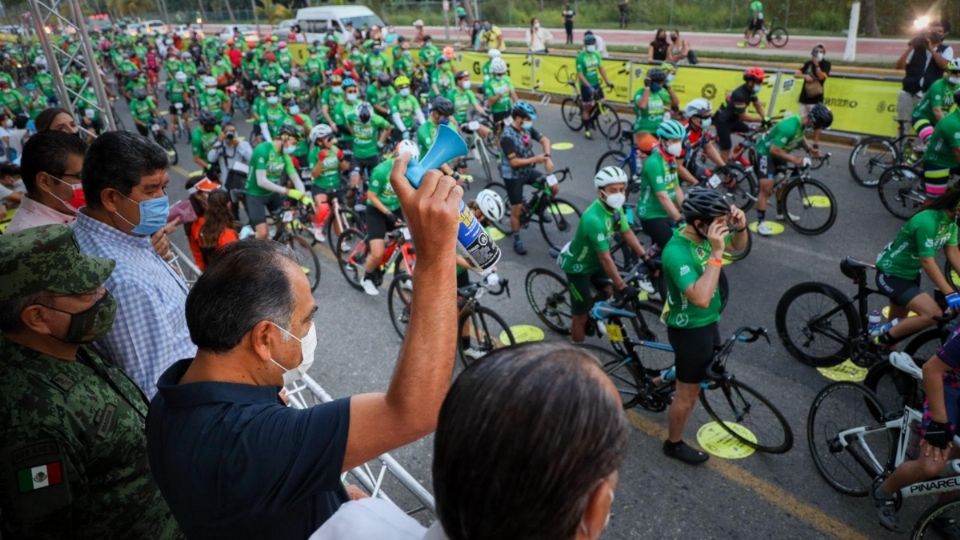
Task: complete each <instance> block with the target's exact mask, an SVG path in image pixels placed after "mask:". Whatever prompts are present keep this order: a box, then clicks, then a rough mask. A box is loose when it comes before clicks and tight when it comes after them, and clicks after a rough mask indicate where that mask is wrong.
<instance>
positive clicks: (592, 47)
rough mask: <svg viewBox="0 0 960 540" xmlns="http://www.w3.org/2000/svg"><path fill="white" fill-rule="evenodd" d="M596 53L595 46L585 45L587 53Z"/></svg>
mask: <svg viewBox="0 0 960 540" xmlns="http://www.w3.org/2000/svg"><path fill="white" fill-rule="evenodd" d="M596 51H597V46H596V45H587V52H596Z"/></svg>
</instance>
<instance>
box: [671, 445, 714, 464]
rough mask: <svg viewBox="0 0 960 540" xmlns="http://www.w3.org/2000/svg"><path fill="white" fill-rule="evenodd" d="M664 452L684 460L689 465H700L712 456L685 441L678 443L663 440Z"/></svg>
mask: <svg viewBox="0 0 960 540" xmlns="http://www.w3.org/2000/svg"><path fill="white" fill-rule="evenodd" d="M663 453H664V454H666V456H667V457H671V458H673V459H676V460H679V461H682V462H684V463H686V464H687V465H699V464H701V463H703V462H705V461H707V460H708V459H710V456H708V455H707V454H704V453H703V452H701V451H699V450H697V449H695V448H691V447H689V446H687V443H685V442H683V441H680V442H678V443H676V444H673V443H671V442H670V441H663Z"/></svg>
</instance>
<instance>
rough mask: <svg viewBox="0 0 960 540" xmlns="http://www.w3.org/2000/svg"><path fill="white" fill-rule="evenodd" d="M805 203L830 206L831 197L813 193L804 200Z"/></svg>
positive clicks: (816, 206)
mask: <svg viewBox="0 0 960 540" xmlns="http://www.w3.org/2000/svg"><path fill="white" fill-rule="evenodd" d="M803 204H804V206H810V207H812V208H830V198H829V197H826V196H825V195H811V196H809V197H807V198H806V199H804V200H803Z"/></svg>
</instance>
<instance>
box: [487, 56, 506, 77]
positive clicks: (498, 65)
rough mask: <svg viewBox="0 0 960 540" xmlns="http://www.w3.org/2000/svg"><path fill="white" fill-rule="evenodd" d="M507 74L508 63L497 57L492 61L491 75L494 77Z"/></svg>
mask: <svg viewBox="0 0 960 540" xmlns="http://www.w3.org/2000/svg"><path fill="white" fill-rule="evenodd" d="M506 72H507V63H506V62H504V61H503V58H500V57H497V58H494V59H493V60H491V61H490V73H493V74H494V75H503V74H504V73H506Z"/></svg>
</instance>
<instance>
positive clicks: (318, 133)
mask: <svg viewBox="0 0 960 540" xmlns="http://www.w3.org/2000/svg"><path fill="white" fill-rule="evenodd" d="M330 135H333V130H332V129H330V126H328V125H326V124H317V125H315V126H313V129H311V130H310V144H317V139H321V138H324V137H329V136H330Z"/></svg>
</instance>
